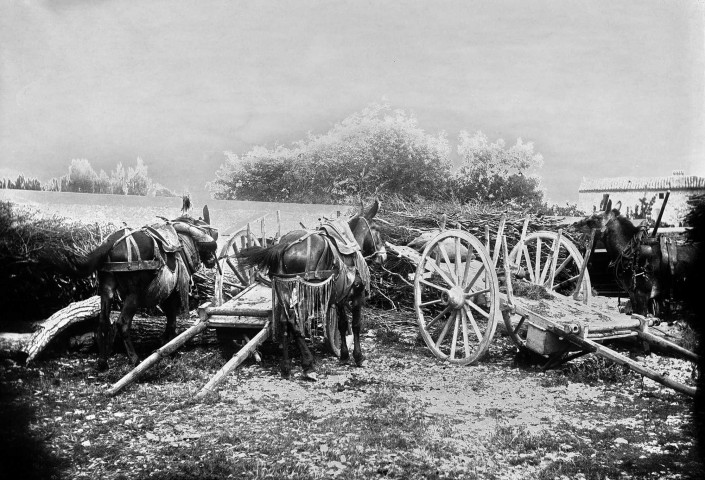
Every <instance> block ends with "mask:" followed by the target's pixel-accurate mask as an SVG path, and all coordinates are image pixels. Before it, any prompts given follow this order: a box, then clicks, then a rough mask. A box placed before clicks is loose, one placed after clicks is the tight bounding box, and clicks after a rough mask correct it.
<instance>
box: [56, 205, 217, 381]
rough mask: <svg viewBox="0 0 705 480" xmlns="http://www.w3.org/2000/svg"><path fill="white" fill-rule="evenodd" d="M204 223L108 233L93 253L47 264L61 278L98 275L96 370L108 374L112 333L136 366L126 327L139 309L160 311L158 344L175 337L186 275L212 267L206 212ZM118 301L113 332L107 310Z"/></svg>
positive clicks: (184, 304) (183, 220)
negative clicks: (62, 274) (162, 319)
mask: <svg viewBox="0 0 705 480" xmlns="http://www.w3.org/2000/svg"><path fill="white" fill-rule="evenodd" d="M203 214H204V219H205V220H200V219H199V220H196V219H194V218H191V217H190V216H182V217H179V218H177V219H175V220H172V221H167V223H165V224H155V225H151V226H147V227H143V228H141V229H139V230H131V229H127V228H126V229H121V230H118V231H116V232H114V233H112V234H111V235H110V236H109V237H108V238H107V239H106V240H105V241H104V242H103V243H102V244H101V245H100V246H99V247H98V248H96V249H95V250H94V251H93V252H91V253H89V254H88V255H86V256H83V257H73V258H65V259H49V261H50V263H53V264H54V266H55V267H57V268H59V269H60V270H63V271H65V272H66V273H69V274H73V275H80V276H86V275H90V274H91V273H93V272H95V271H98V290H99V294H100V297H101V301H100V303H101V309H100V319H99V326H98V332H97V335H96V337H97V343H98V350H99V359H98V363H97V368H98V370H105V369H107V368H108V356H109V355H110V353H111V349H112V345H113V343H114V339H115V333H116V330H119V332H120V334H121V336H122V339H123V342H124V344H125V350H126V351H127V355H128V357H129V360H130V362H131V363H132V364H136V363H137V362H138V361H139V357H138V355H137V353H136V352H135V348H134V345H133V343H132V339H131V337H130V325H131V324H132V318H133V317H134V315H135V313H136V311H137V309H138V308H143V307H152V306H156V305H159V306H160V307H161V309H162V311H163V312H164V314H165V315H166V320H167V322H166V328H165V330H164V334H163V337H162V339H163V341H164V342H167V341H169V340H171V339H172V338H174V336H175V335H176V316H177V314H178V313H179V311H180V310H185V311H188V292H189V287H190V279H191V275H192V274H193V273H194V272H196V271H197V270H198V269H199V268H200V267H201V264H202V263H203V265H205V266H206V268H213V267H214V266H215V265H216V248H217V246H216V240H217V238H218V233H217V231H216V230H215V229H214V228H213V227H211V226H210V219H209V215H208V208H207V207H204V209H203ZM116 293H119V295H120V298H121V299H122V301H123V306H122V309H121V311H120V316H119V318H118V320H117V322H116V325H115V326H113V325H111V323H110V310H111V307H112V303H113V300H114V298H115V294H116Z"/></svg>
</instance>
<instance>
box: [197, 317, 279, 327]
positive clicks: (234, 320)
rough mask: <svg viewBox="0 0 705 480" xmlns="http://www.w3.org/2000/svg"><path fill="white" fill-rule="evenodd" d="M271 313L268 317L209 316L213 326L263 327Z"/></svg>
mask: <svg viewBox="0 0 705 480" xmlns="http://www.w3.org/2000/svg"><path fill="white" fill-rule="evenodd" d="M270 318H271V315H269V316H267V317H260V316H258V317H253V316H233V315H212V316H210V317H209V318H208V324H209V326H210V327H211V328H262V327H263V326H264V325H265V324H266V323H267V321H268V320H269V319H270Z"/></svg>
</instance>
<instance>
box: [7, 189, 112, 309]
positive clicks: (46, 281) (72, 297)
mask: <svg viewBox="0 0 705 480" xmlns="http://www.w3.org/2000/svg"><path fill="white" fill-rule="evenodd" d="M115 228H116V227H115V226H113V225H99V224H97V223H93V224H89V225H86V224H82V223H78V222H71V221H68V220H66V219H64V218H60V217H50V218H42V217H41V215H40V214H39V212H37V211H34V210H32V209H30V208H26V207H19V206H16V205H13V204H12V203H10V202H4V201H3V202H0V292H1V295H0V312H2V313H3V315H2V318H3V319H5V320H10V321H12V320H15V321H17V320H38V319H43V318H46V317H48V316H49V315H51V314H52V313H54V312H55V311H56V310H58V309H60V308H63V307H65V306H66V305H68V304H69V303H71V302H73V301H78V300H83V299H85V298H88V297H90V296H91V295H95V292H96V278H95V275H93V276H91V277H87V278H74V277H69V276H67V275H62V274H58V273H56V272H53V271H51V270H48V269H46V268H45V265H42V264H41V262H40V261H39V258H40V254H41V255H42V256H46V255H61V256H65V255H67V254H69V255H70V254H77V255H83V254H85V253H87V252H89V251H91V250H92V249H93V248H95V247H96V246H97V245H98V244H99V243H100V242H101V240H102V238H103V235H107V233H109V232H111V231H113V230H114V229H115Z"/></svg>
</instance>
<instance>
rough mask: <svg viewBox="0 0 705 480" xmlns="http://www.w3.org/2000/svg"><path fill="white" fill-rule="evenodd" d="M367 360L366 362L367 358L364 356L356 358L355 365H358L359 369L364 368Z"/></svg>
mask: <svg viewBox="0 0 705 480" xmlns="http://www.w3.org/2000/svg"><path fill="white" fill-rule="evenodd" d="M365 360H366V358H365V356H364V355H361V356H360V358H356V359H355V365H357V366H358V367H364V366H365Z"/></svg>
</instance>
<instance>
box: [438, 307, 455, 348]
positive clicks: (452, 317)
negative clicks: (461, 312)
mask: <svg viewBox="0 0 705 480" xmlns="http://www.w3.org/2000/svg"><path fill="white" fill-rule="evenodd" d="M454 318H455V315H450V316H449V317H448V320H446V324H445V325H444V326H443V330H442V331H441V334H440V335H439V336H438V340H436V348H438V349H440V348H441V343H443V340H444V339H445V338H446V334H447V333H448V329H450V324H451V322H452V321H453V319H454Z"/></svg>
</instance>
